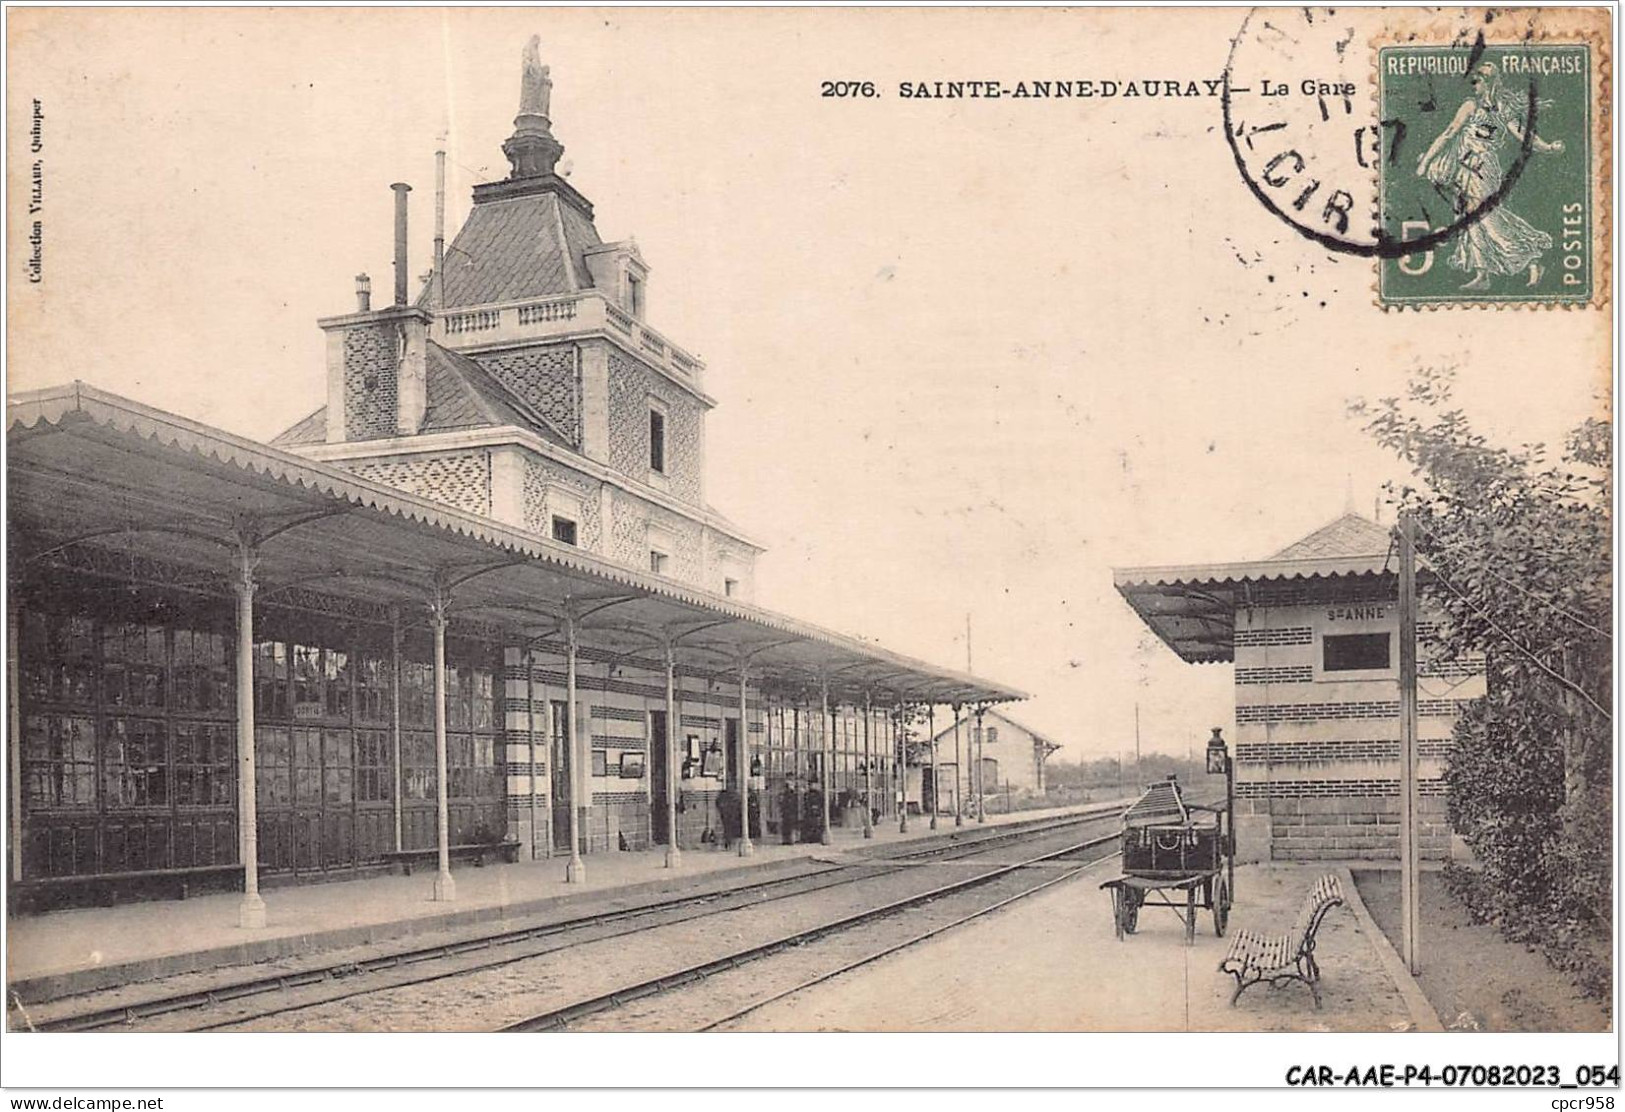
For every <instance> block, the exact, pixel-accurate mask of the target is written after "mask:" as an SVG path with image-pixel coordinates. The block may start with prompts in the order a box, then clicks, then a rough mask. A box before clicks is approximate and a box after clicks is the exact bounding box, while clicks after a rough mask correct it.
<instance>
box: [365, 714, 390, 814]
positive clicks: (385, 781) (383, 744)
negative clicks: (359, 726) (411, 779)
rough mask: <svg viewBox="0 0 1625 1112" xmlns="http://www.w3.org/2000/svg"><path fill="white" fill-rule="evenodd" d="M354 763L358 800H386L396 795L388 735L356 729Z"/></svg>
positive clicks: (376, 801) (377, 731) (376, 731)
mask: <svg viewBox="0 0 1625 1112" xmlns="http://www.w3.org/2000/svg"><path fill="white" fill-rule="evenodd" d="M355 764H356V788H355V791H356V798H357V799H359V800H360V801H361V802H363V803H387V802H388V801H389V800H391V799H394V798H395V774H394V772H393V770H392V769H391V767H390V739H389V734H387V733H385V732H384V731H383V730H357V731H356V732H355Z"/></svg>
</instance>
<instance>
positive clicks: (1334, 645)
mask: <svg viewBox="0 0 1625 1112" xmlns="http://www.w3.org/2000/svg"><path fill="white" fill-rule="evenodd" d="M1391 552H1392V549H1391V538H1390V533H1389V530H1388V529H1386V528H1384V527H1383V526H1381V525H1378V524H1377V523H1375V522H1373V521H1371V520H1369V519H1367V518H1364V517H1361V516H1359V515H1357V514H1354V513H1347V514H1344V515H1343V516H1342V517H1340V518H1338V519H1337V520H1335V521H1333V522H1331V523H1330V524H1328V525H1326V526H1325V527H1323V528H1321V529H1318V530H1316V531H1315V532H1314V533H1311V534H1310V535H1309V536H1307V537H1304V538H1303V539H1302V540H1300V541H1297V542H1296V543H1294V544H1291V545H1288V546H1287V547H1286V548H1284V549H1282V550H1281V551H1280V552H1277V553H1276V554H1275V555H1273V556H1271V557H1269V558H1268V559H1264V560H1255V561H1247V562H1240V563H1225V564H1184V565H1170V566H1163V567H1140V568H1121V569H1117V570H1116V571H1114V573H1113V578H1114V582H1115V585H1116V587H1117V590H1118V592H1119V593H1120V594H1121V595H1122V596H1123V598H1124V599H1125V600H1126V601H1127V602H1128V604H1129V605H1130V606H1132V607H1133V608H1134V610H1135V612H1136V613H1137V614H1138V615H1139V616H1140V618H1141V620H1143V621H1144V622H1145V623H1146V624H1147V625H1148V626H1150V628H1151V630H1152V631H1153V632H1154V633H1156V635H1157V636H1158V637H1159V638H1160V639H1161V640H1162V641H1163V643H1164V644H1166V645H1167V646H1168V647H1169V648H1170V649H1172V650H1173V651H1174V652H1175V653H1177V654H1178V655H1179V657H1180V659H1182V660H1185V661H1187V662H1189V663H1191V664H1225V663H1227V664H1232V665H1233V666H1234V669H1235V720H1234V721H1235V732H1234V747H1235V751H1234V757H1235V767H1236V830H1237V837H1238V841H1239V846H1238V852H1239V853H1240V854H1241V855H1242V857H1243V859H1252V860H1271V859H1275V860H1289V861H1290V860H1325V859H1345V858H1348V859H1385V858H1397V857H1398V856H1399V806H1400V799H1399V736H1400V734H1399V647H1398V639H1399V606H1398V602H1399V580H1398V575H1397V572H1396V560H1395V559H1394V558H1393V557H1392V555H1391ZM1427 622H1428V615H1427V611H1426V609H1425V608H1424V610H1423V615H1422V622H1421V623H1420V625H1419V636H1418V646H1417V661H1418V664H1417V671H1418V677H1419V678H1418V683H1419V691H1418V700H1417V711H1418V724H1419V729H1418V734H1417V747H1418V756H1419V759H1420V763H1419V765H1418V781H1419V784H1418V786H1419V795H1420V799H1421V818H1422V826H1421V831H1420V835H1421V843H1420V844H1421V851H1422V853H1423V855H1424V856H1427V857H1433V858H1442V857H1445V856H1447V855H1448V853H1449V844H1450V837H1449V828H1448V824H1447V821H1446V817H1445V798H1444V781H1443V778H1442V777H1443V769H1444V759H1445V756H1446V754H1447V752H1448V747H1449V743H1450V734H1451V730H1452V727H1453V726H1454V723H1455V721H1456V718H1457V717H1458V716H1459V715H1460V713H1461V712H1462V710H1463V709H1465V707H1466V705H1467V704H1468V703H1469V702H1471V701H1472V700H1473V699H1475V698H1479V697H1481V696H1482V695H1483V694H1484V669H1483V665H1482V662H1481V661H1480V662H1476V663H1475V662H1459V661H1445V660H1441V659H1437V658H1435V657H1433V656H1432V655H1431V654H1430V652H1429V639H1428V637H1427V636H1426V632H1427Z"/></svg>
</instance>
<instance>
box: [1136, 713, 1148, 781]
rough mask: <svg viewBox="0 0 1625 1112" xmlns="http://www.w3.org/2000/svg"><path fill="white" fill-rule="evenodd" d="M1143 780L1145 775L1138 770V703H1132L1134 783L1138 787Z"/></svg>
mask: <svg viewBox="0 0 1625 1112" xmlns="http://www.w3.org/2000/svg"><path fill="white" fill-rule="evenodd" d="M1144 782H1145V776H1144V775H1143V774H1142V773H1141V772H1140V704H1139V703H1135V704H1134V783H1135V787H1136V788H1139V787H1140V786H1142V785H1143V784H1144Z"/></svg>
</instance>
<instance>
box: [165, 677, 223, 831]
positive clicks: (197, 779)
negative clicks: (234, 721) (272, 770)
mask: <svg viewBox="0 0 1625 1112" xmlns="http://www.w3.org/2000/svg"><path fill="white" fill-rule="evenodd" d="M178 695H179V692H178V691H177V697H178ZM236 753H237V734H236V730H235V729H234V728H233V727H232V726H231V725H229V724H228V723H224V722H177V723H176V724H175V802H176V803H178V804H180V805H181V806H183V807H209V806H217V807H229V806H231V805H232V804H233V803H235V802H236V801H237V776H236Z"/></svg>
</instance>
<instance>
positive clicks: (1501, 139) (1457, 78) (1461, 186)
mask: <svg viewBox="0 0 1625 1112" xmlns="http://www.w3.org/2000/svg"><path fill="white" fill-rule="evenodd" d="M1609 43H1610V39H1609V35H1608V13H1606V12H1603V11H1600V10H1583V9H1550V8H1542V9H1512V8H1500V9H1494V8H1458V9H1396V8H1361V9H1330V8H1293V9H1285V8H1259V9H1254V10H1253V11H1251V12H1249V13H1247V15H1246V16H1245V17H1244V19H1243V20H1242V23H1241V26H1240V28H1239V29H1238V32H1237V34H1236V36H1235V38H1234V39H1233V40H1232V45H1231V50H1230V53H1229V56H1228V59H1227V61H1226V65H1225V70H1224V85H1223V102H1222V108H1223V116H1224V123H1225V128H1224V134H1225V137H1226V139H1227V140H1228V142H1229V144H1230V149H1231V153H1232V156H1233V157H1234V160H1235V163H1236V166H1237V169H1238V170H1239V172H1240V174H1241V178H1242V181H1243V182H1244V184H1245V185H1246V186H1247V188H1248V190H1249V191H1250V192H1251V193H1252V195H1253V197H1254V198H1255V199H1256V200H1257V201H1258V202H1259V203H1260V204H1262V205H1263V206H1264V207H1265V208H1266V209H1268V210H1269V211H1270V212H1271V213H1273V214H1274V215H1275V216H1276V217H1278V218H1279V219H1280V220H1281V221H1283V222H1284V223H1285V224H1286V225H1287V226H1289V227H1290V228H1291V229H1292V230H1293V231H1294V232H1296V233H1297V234H1298V235H1300V236H1302V237H1304V238H1305V239H1307V240H1309V241H1312V242H1313V243H1315V244H1317V245H1318V246H1320V247H1324V248H1325V249H1327V250H1329V251H1332V252H1335V253H1338V254H1346V255H1355V256H1360V257H1364V258H1369V259H1371V260H1372V265H1373V267H1374V273H1373V286H1374V290H1375V297H1376V300H1377V303H1378V304H1379V305H1380V306H1382V307H1384V308H1396V309H1397V308H1405V307H1408V306H1416V307H1428V306H1432V307H1439V306H1446V305H1455V306H1473V305H1488V306H1499V307H1517V306H1535V307H1539V306H1564V305H1567V306H1587V305H1591V306H1596V305H1602V304H1605V303H1606V302H1607V298H1608V289H1607V286H1608V284H1609V270H1608V262H1609V257H1608V246H1607V245H1608V234H1609V224H1610V201H1609V198H1610V188H1611V186H1610V183H1611V180H1612V177H1611V156H1612V150H1611V146H1610V140H1609V136H1610V134H1611V132H1610V123H1611V121H1610V119H1609V113H1610V108H1611V105H1610V101H1609V85H1610V80H1611V76H1612V75H1611V59H1610V56H1609Z"/></svg>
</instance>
